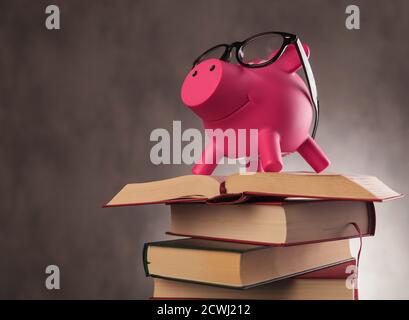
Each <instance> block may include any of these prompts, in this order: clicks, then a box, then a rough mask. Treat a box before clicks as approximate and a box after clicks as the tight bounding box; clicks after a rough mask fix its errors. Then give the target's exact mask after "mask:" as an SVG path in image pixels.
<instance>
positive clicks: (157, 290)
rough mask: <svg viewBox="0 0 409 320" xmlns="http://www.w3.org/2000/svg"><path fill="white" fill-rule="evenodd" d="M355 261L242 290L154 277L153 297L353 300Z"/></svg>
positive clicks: (355, 293) (354, 296) (355, 295)
mask: <svg viewBox="0 0 409 320" xmlns="http://www.w3.org/2000/svg"><path fill="white" fill-rule="evenodd" d="M355 264H356V262H355V260H351V261H347V262H345V263H341V264H338V265H335V266H331V267H328V268H325V269H321V270H318V271H313V272H310V273H306V274H304V275H301V276H296V277H293V278H289V279H285V280H282V281H278V282H271V283H267V284H264V285H260V286H257V287H253V288H249V289H246V290H237V289H230V288H222V287H217V286H208V285H203V284H197V283H191V282H185V281H173V280H167V279H161V278H154V291H153V298H154V299H245V300H249V299H257V300H353V299H357V298H358V296H357V292H356V291H357V290H356V289H354V287H353V283H352V279H351V281H349V280H348V278H349V277H353V276H354V274H353V272H355V271H356V270H353V268H351V267H354V266H355Z"/></svg>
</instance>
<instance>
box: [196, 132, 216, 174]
mask: <svg viewBox="0 0 409 320" xmlns="http://www.w3.org/2000/svg"><path fill="white" fill-rule="evenodd" d="M221 158H223V151H222V150H221V149H220V148H217V146H216V143H215V139H212V140H211V141H210V143H209V144H208V145H207V146H206V148H205V150H204V151H203V153H202V156H201V158H200V161H199V163H196V164H195V165H194V167H193V169H192V173H193V174H203V175H211V174H212V173H213V171H214V169H216V167H217V164H218V163H219V161H220V160H221Z"/></svg>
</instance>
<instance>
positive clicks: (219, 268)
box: [144, 239, 352, 288]
mask: <svg viewBox="0 0 409 320" xmlns="http://www.w3.org/2000/svg"><path fill="white" fill-rule="evenodd" d="M351 259H352V257H351V253H350V248H349V241H348V240H339V241H331V242H321V243H316V244H304V245H299V246H289V247H272V246H256V245H250V244H243V243H233V242H222V241H211V240H202V239H178V240H171V241H161V242H153V243H147V244H145V247H144V265H145V271H146V274H147V275H149V276H152V277H159V278H167V279H174V280H182V281H192V282H196V283H205V284H212V285H218V286H225V287H230V288H249V287H253V286H256V285H260V284H263V283H267V282H271V281H276V280H280V279H284V278H289V277H293V276H296V275H298V274H302V273H306V272H310V271H313V270H317V269H322V268H325V267H328V266H331V265H334V264H338V263H341V262H345V261H349V260H351Z"/></svg>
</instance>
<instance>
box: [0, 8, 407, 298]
mask: <svg viewBox="0 0 409 320" xmlns="http://www.w3.org/2000/svg"><path fill="white" fill-rule="evenodd" d="M351 3H353V4H358V5H359V6H360V9H361V30H359V31H348V30H346V28H345V24H344V23H345V18H346V15H345V7H346V5H348V4H351ZM48 4H58V5H59V6H60V8H61V26H62V30H59V31H48V30H46V28H45V27H44V20H45V17H46V15H45V13H44V10H45V7H46V5H48ZM408 14H409V2H408V1H406V0H400V1H398V0H393V1H386V0H384V1H373V0H371V1H369V0H367V1H329V0H327V1H318V0H317V1H299V0H294V1H284V0H283V1H272V0H269V1H267V0H266V1H251V4H250V3H249V2H245V1H238V0H237V1H209V0H207V1H187V0H184V1H170V0H168V1H165V0H163V1H159V0H155V1H148V0H146V1H131V0H129V1H120V0H118V1H79V0H77V1H49V2H48V1H29V0H27V1H8V0H7V1H4V0H3V1H1V2H0V197H1V199H0V298H125V299H136V298H147V297H149V296H150V295H151V293H152V283H151V280H150V279H147V278H145V276H144V273H143V268H142V261H141V256H142V252H141V250H142V245H143V243H144V242H147V241H154V240H160V239H165V236H164V232H165V231H166V230H167V229H168V224H169V216H168V213H167V208H165V207H164V206H148V207H136V208H117V209H101V208H100V206H101V205H102V204H103V203H104V202H106V201H107V200H109V199H110V198H111V196H112V195H113V194H115V193H116V192H117V191H118V190H119V189H120V188H121V187H122V186H123V185H124V184H125V183H128V182H136V181H145V180H153V179H160V178H166V177H172V176H176V175H181V174H187V173H189V170H190V168H189V167H187V166H183V165H174V166H155V165H153V164H151V162H150V160H149V151H150V148H151V146H152V145H153V144H152V143H150V142H149V135H150V132H151V131H152V130H153V129H155V128H158V127H162V128H168V129H170V128H171V125H172V120H181V121H182V122H183V123H182V125H183V128H190V127H196V128H200V122H199V119H197V118H196V117H195V116H194V115H193V114H192V113H191V112H190V111H189V110H187V109H185V108H184V107H183V105H182V103H181V101H180V98H179V90H180V85H181V82H182V81H183V78H184V76H185V74H186V72H187V71H188V70H189V67H190V64H191V62H192V61H193V59H194V58H195V57H196V56H197V55H198V54H200V53H201V52H202V51H203V50H204V49H207V48H208V47H210V46H212V45H214V44H216V43H219V42H229V41H234V40H236V39H244V38H246V37H247V36H249V35H252V34H254V33H257V32H262V31H267V30H282V31H288V32H294V33H297V34H298V35H300V37H301V39H302V40H304V41H305V42H306V43H308V44H309V45H310V47H311V51H312V57H311V62H312V65H313V69H314V72H315V75H316V78H317V82H318V89H319V93H320V100H321V107H322V117H321V124H320V127H319V130H318V135H317V140H318V143H319V144H320V145H321V146H322V147H323V149H324V150H325V151H326V152H327V154H328V156H329V157H330V158H331V160H332V166H331V168H330V170H331V171H337V172H347V173H365V174H372V175H376V176H378V177H379V178H381V179H382V180H383V181H385V182H386V183H387V184H389V185H390V186H392V187H393V188H394V189H396V190H398V191H400V192H403V193H406V194H408V193H409V184H408V181H409V161H408V159H409V152H408V138H409V128H408V120H409V108H408V106H407V101H408V80H407V79H408V71H409V66H408V56H409V43H408V41H407V40H406V35H405V32H406V31H407V30H409V19H408ZM285 169H286V170H294V169H298V170H305V169H308V167H307V166H306V165H305V163H304V162H303V161H302V160H301V159H300V158H299V157H298V156H297V155H292V156H290V157H288V158H286V159H285ZM226 170H228V169H226ZM230 170H231V169H230ZM219 172H221V173H223V172H226V171H223V169H220V170H219ZM407 208H408V200H407V198H406V199H402V200H398V201H392V202H387V203H384V204H379V205H377V209H378V216H377V232H376V236H375V237H374V238H367V239H365V240H364V250H363V253H362V259H361V273H360V296H361V298H363V299H374V298H385V299H391V298H398V299H403V298H409V280H408V279H409V250H408V249H407V247H408V241H409V232H408V227H409V215H408V212H407V211H408V209H407ZM354 248H355V249H356V242H355V241H354ZM49 264H57V265H58V266H59V267H60V269H61V286H62V289H61V290H59V291H47V290H46V289H45V287H44V280H45V277H46V275H45V273H44V272H45V267H46V266H47V265H49Z"/></svg>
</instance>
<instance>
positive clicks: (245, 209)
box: [168, 200, 375, 245]
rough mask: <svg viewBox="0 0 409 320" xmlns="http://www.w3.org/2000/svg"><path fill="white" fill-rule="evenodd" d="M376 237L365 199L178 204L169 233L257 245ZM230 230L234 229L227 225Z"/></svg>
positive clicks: (372, 210)
mask: <svg viewBox="0 0 409 320" xmlns="http://www.w3.org/2000/svg"><path fill="white" fill-rule="evenodd" d="M351 223H355V224H356V225H358V227H359V229H360V232H361V236H371V235H374V233H375V208H374V205H373V203H372V202H361V201H323V200H310V201H286V202H277V203H271V204H264V203H257V204H242V205H208V204H172V205H171V228H170V231H169V232H168V233H169V234H173V235H179V236H187V237H193V238H203V239H211V240H223V241H238V242H245V243H251V244H264V245H265V244H268V245H294V244H302V243H313V242H321V241H330V240H340V239H348V238H354V237H359V236H360V235H359V233H358V231H357V230H356V229H355V227H354V226H353V225H352V224H351ZM227 226H228V227H227Z"/></svg>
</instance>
